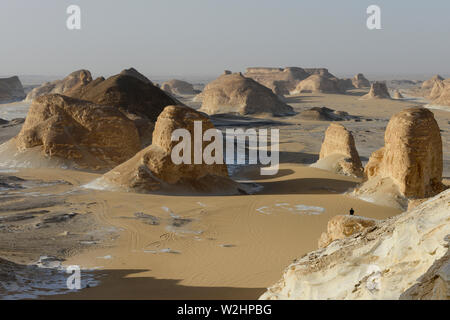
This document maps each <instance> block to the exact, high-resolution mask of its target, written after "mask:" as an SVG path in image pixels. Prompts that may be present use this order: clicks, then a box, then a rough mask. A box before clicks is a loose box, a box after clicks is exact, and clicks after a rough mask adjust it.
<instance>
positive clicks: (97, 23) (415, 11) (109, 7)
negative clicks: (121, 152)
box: [0, 0, 450, 79]
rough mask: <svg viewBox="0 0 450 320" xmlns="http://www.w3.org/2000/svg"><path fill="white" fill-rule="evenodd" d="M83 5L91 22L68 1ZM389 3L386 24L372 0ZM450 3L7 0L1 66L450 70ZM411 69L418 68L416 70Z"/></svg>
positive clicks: (0, 6)
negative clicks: (374, 13) (71, 15)
mask: <svg viewBox="0 0 450 320" xmlns="http://www.w3.org/2000/svg"><path fill="white" fill-rule="evenodd" d="M70 4H77V5H79V6H80V7H81V26H82V29H81V30H74V31H71V30H68V29H67V28H66V19H67V17H68V14H66V8H67V7H68V6H69V5H70ZM371 4H376V5H379V6H380V7H381V21H382V22H381V24H382V30H368V29H367V27H366V19H367V16H368V15H367V14H366V8H367V7H368V6H369V5H371ZM449 11H450V2H448V1H445V0H436V1H433V4H431V3H427V2H425V1H395V3H394V2H392V1H387V0H378V1H374V0H370V1H366V0H349V1H346V2H345V3H338V2H337V1H331V0H327V1H326V0H322V1H314V2H313V1H294V0H285V1H283V2H281V3H280V2H273V1H266V0H259V1H257V0H247V1H244V2H243V1H236V0H230V1H226V2H224V1H218V0H195V1H190V2H188V1H176V0H172V1H143V0H135V1H133V2H132V3H130V2H128V3H126V2H122V1H111V0H110V1H106V0H97V1H95V2H94V1H87V0H71V1H67V0H48V1H46V2H44V3H42V2H39V3H38V2H37V1H33V2H30V1H26V0H15V1H12V0H4V1H2V2H1V3H0V30H2V31H1V35H2V41H3V43H4V45H3V46H2V50H0V61H1V62H2V64H1V68H0V75H2V76H8V75H42V76H54V77H61V76H65V75H67V74H68V73H70V72H72V71H74V70H78V69H81V68H84V69H89V70H90V71H91V72H92V73H93V75H94V76H100V75H104V76H109V75H112V74H115V73H118V72H120V71H121V70H122V69H125V68H129V67H135V68H136V69H138V70H139V71H140V72H142V73H143V74H145V75H147V76H149V77H150V78H152V79H155V78H158V77H167V76H181V77H185V78H189V77H191V78H194V79H195V78H201V77H214V76H217V75H218V74H220V73H222V71H223V70H224V69H229V70H232V71H245V68H247V67H252V66H267V67H286V66H299V67H325V68H328V69H329V70H330V72H332V73H333V74H335V75H337V76H350V75H353V74H355V73H358V72H362V73H364V74H366V75H367V76H368V77H374V76H376V75H379V76H380V77H382V75H399V76H400V77H401V76H404V77H405V78H410V77H411V78H413V75H416V76H419V75H424V76H428V75H433V74H436V73H439V74H441V75H443V76H445V75H448V74H450V68H449V66H450V43H449V41H448V36H449V34H450V19H448V18H447V13H448V12H449ZM408 76H409V77H408Z"/></svg>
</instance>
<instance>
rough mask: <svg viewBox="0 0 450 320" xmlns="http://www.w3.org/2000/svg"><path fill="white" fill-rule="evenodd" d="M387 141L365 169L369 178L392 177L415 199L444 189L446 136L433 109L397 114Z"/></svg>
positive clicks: (389, 130)
mask: <svg viewBox="0 0 450 320" xmlns="http://www.w3.org/2000/svg"><path fill="white" fill-rule="evenodd" d="M384 142H385V145H384V147H383V148H381V149H380V150H378V151H376V152H374V153H373V154H372V156H371V157H370V159H369V162H368V163H367V165H366V167H365V169H364V172H365V176H366V177H367V179H368V180H374V179H377V180H380V179H383V178H389V179H391V180H392V182H393V183H394V184H395V185H396V187H397V188H398V190H399V192H400V194H401V195H402V196H404V197H407V198H413V199H414V198H427V197H430V196H433V195H435V194H437V193H439V192H441V191H442V190H443V185H442V170H443V156H442V139H441V134H440V130H439V126H438V124H437V122H436V120H435V119H434V115H433V113H432V112H431V111H429V110H428V109H425V108H409V109H405V110H403V111H401V112H399V113H397V114H395V115H394V116H393V117H392V118H391V120H390V121H389V124H388V126H387V128H386V132H385V136H384ZM362 189H364V187H363V188H362Z"/></svg>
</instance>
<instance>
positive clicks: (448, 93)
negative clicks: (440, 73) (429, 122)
mask: <svg viewBox="0 0 450 320" xmlns="http://www.w3.org/2000/svg"><path fill="white" fill-rule="evenodd" d="M429 99H430V100H431V104H432V105H438V106H450V79H445V80H438V81H436V82H435V83H434V86H433V89H432V90H431V93H430V96H429Z"/></svg>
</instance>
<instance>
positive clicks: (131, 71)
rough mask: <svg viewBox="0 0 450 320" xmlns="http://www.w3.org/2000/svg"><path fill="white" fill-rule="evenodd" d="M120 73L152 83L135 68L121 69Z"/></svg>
mask: <svg viewBox="0 0 450 320" xmlns="http://www.w3.org/2000/svg"><path fill="white" fill-rule="evenodd" d="M120 75H122V76H131V77H135V78H136V79H139V80H141V81H142V82H144V83H147V84H153V83H152V82H151V81H150V80H149V79H148V78H147V77H146V76H144V75H143V74H142V73H140V72H139V71H137V70H136V69H135V68H130V69H125V70H122V71H121V72H120Z"/></svg>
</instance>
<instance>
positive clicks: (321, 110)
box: [300, 107, 355, 121]
mask: <svg viewBox="0 0 450 320" xmlns="http://www.w3.org/2000/svg"><path fill="white" fill-rule="evenodd" d="M300 118H302V119H304V120H312V121H344V120H350V119H354V118H355V117H354V116H351V115H349V114H348V113H347V112H345V111H338V110H333V109H330V108H327V107H312V108H309V109H306V110H303V111H301V112H300Z"/></svg>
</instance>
